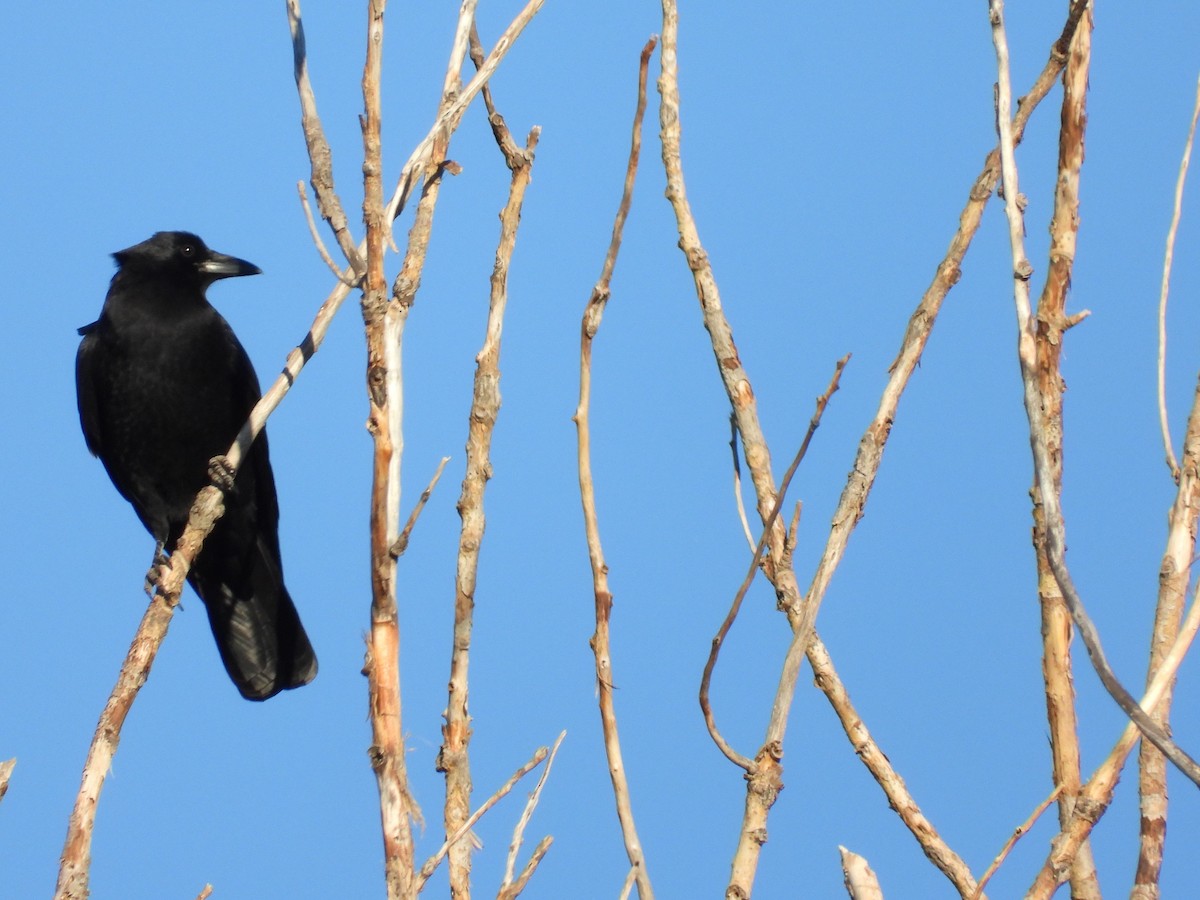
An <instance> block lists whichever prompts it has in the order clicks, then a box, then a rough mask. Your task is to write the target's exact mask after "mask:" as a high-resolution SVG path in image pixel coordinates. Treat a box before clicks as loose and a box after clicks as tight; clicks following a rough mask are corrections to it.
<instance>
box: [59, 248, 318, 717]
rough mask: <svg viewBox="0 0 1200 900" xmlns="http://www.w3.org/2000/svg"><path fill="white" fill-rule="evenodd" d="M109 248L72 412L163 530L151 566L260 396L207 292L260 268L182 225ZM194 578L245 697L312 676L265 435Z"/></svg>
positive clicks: (155, 527) (152, 526)
mask: <svg viewBox="0 0 1200 900" xmlns="http://www.w3.org/2000/svg"><path fill="white" fill-rule="evenodd" d="M113 257H114V258H115V259H116V261H117V274H116V275H114V276H113V280H112V284H111V285H110V286H109V289H108V296H107V297H105V299H104V308H103V309H102V310H101V311H100V318H99V319H98V320H97V321H95V322H93V323H92V324H91V325H86V326H84V327H83V328H80V329H79V333H80V334H81V335H83V340H82V341H81V342H80V344H79V354H78V356H77V357H76V361H75V383H76V390H77V392H78V400H79V419H80V422H81V423H82V424H83V434H84V438H85V439H86V440H87V445H88V449H90V450H91V451H92V453H93V454H95V455H96V456H98V457H100V460H101V462H103V463H104V468H105V469H107V470H108V476H109V477H110V478H111V479H112V482H113V484H114V485H116V488H117V490H118V491H120V492H121V496H123V497H124V498H125V499H126V500H128V501H129V502H130V503H132V504H133V508H134V510H135V511H136V512H137V514H138V518H139V519H141V520H142V524H143V525H145V526H146V529H147V530H148V531H149V532H150V534H152V535H153V536H154V539H155V540H156V541H157V542H158V552H157V553H156V555H155V558H156V565H157V563H158V562H159V561H160V560H161V552H162V547H163V546H167V547H172V546H174V544H175V542H176V541H177V540H178V539H179V536H180V535H181V534H182V533H183V529H184V526H185V525H186V524H187V519H188V511H189V509H190V507H191V504H192V500H193V499H194V498H195V496H196V494H197V492H198V491H199V490H200V489H201V488H203V487H204V486H205V485H206V484H207V483H208V482H209V477H208V464H209V460H210V459H211V458H212V457H214V456H217V455H220V454H223V453H225V451H226V450H228V449H229V446H230V444H232V443H233V440H234V438H235V437H236V436H237V433H238V431H239V430H240V429H241V427H242V424H243V423H244V422H245V420H246V418H247V416H248V415H249V413H250V410H251V409H252V408H253V407H254V404H255V403H257V402H258V399H259V397H260V396H261V392H260V390H259V386H258V378H256V377H255V374H254V368H253V366H251V364H250V358H249V357H248V356H247V355H246V351H245V349H243V347H242V345H241V344H240V343H239V342H238V339H237V337H235V336H234V333H233V330H232V329H231V328H230V327H229V323H228V322H226V321H225V319H223V318H222V317H221V315H220V313H218V312H217V311H216V310H215V309H213V308H212V306H210V305H209V303H208V300H207V299H206V298H205V291H206V290H207V289H208V286H209V285H210V284H212V283H213V282H214V281H216V280H218V279H220V278H228V277H231V276H235V275H257V274H258V273H259V272H260V271H261V270H260V269H259V268H258V267H257V266H255V265H252V264H251V263H248V262H246V261H245V260H241V259H236V258H234V257H232V256H226V255H224V254H222V253H216V252H214V251H212V250H209V249H208V247H206V246H205V245H204V242H203V241H201V240H200V238H198V237H196V235H194V234H189V233H187V232H183V231H160V232H159V233H158V234H156V235H154V237H152V238H150V239H149V240H147V241H143V242H142V243H140V244H137V245H136V246H133V247H130V248H129V249H128V250H122V251H120V252H119V253H114V254H113ZM152 571H153V570H152ZM188 581H189V583H190V584H191V585H192V587H193V588H195V590H196V593H197V594H199V595H200V599H201V600H203V601H204V605H205V607H206V608H207V610H208V620H209V624H210V625H211V626H212V631H213V636H214V637H215V638H216V639H217V648H218V649H219V650H220V651H221V661H222V662H224V663H225V669H226V670H227V671H228V672H229V677H230V678H232V679H233V682H234V684H236V685H237V688H238V690H239V691H241V694H242V696H243V697H245V698H247V699H248V700H266V699H267V698H268V697H273V696H274V695H275V694H277V693H279V692H280V691H282V690H287V689H288V688H294V687H299V686H300V685H303V684H307V683H308V682H310V681H312V679H313V676H314V675H316V674H317V660H316V656H315V655H314V654H313V649H312V645H311V644H309V641H308V636H307V635H306V634H305V633H304V627H303V626H302V625H301V624H300V617H299V615H298V614H297V612H296V607H295V606H294V605H293V604H292V598H291V597H289V596H288V592H287V589H286V588H285V587H284V586H283V567H282V562H281V559H280V553H279V504H278V501H277V500H276V497H275V478H274V476H273V475H272V474H271V461H270V457H269V456H268V454H267V436H266V434H265V433H263V434H260V435H259V436H258V439H257V440H256V441H255V442H254V444H253V446H252V447H251V449H250V452H249V454H248V455H247V457H246V459H245V462H244V463H243V465H242V466H241V468H240V470H239V471H238V474H237V479H236V481H235V483H234V486H233V489H232V490H230V491H228V492H227V493H226V496H225V515H224V516H223V517H222V518H221V519H220V520H218V522H217V525H216V527H215V528H214V529H213V532H212V534H210V535H209V536H208V538H207V540H205V542H204V547H203V549H202V550H201V552H200V555H199V556H198V557H197V559H196V561H195V563H194V564H193V566H192V569H191V572H190V573H189V575H188Z"/></svg>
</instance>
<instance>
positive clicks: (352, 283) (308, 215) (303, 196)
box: [296, 181, 358, 288]
mask: <svg viewBox="0 0 1200 900" xmlns="http://www.w3.org/2000/svg"><path fill="white" fill-rule="evenodd" d="M296 191H297V192H298V193H299V194H300V205H301V206H302V207H303V208H304V218H305V220H306V221H307V222H308V233H309V234H310V235H311V236H312V239H313V244H314V245H315V246H316V248H317V253H318V254H319V255H320V257H321V261H322V262H324V263H325V265H327V266H328V267H329V271H331V272H333V277H334V278H336V279H337V280H338V281H340V282H341V283H342V284H344V285H346V286H347V287H351V288H353V287H357V286H358V281H356V280H355V279H353V278H347V277H346V276H345V275H344V274H342V269H341V266H339V265H338V264H337V263H335V262H334V261H333V257H332V256H330V255H329V251H328V250H326V249H325V242H324V241H323V240H321V234H320V232H319V231H317V220H316V219H314V218H313V213H312V207H311V206H309V205H308V192H307V191H306V190H305V189H304V182H303V181H297V182H296Z"/></svg>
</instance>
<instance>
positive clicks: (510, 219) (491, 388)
mask: <svg viewBox="0 0 1200 900" xmlns="http://www.w3.org/2000/svg"><path fill="white" fill-rule="evenodd" d="M464 39H465V38H464ZM539 134H540V131H539V129H537V128H534V129H533V130H532V131H530V133H529V139H528V141H527V142H526V144H525V150H524V151H523V152H520V153H519V160H513V161H510V166H512V180H511V183H510V185H509V192H508V201H507V203H506V204H505V206H504V209H503V211H502V212H501V213H500V240H499V243H498V245H497V247H496V260H495V264H494V265H493V267H492V277H491V296H490V301H489V305H488V316H487V327H486V330H485V335H484V340H483V346H482V347H481V348H480V350H479V353H478V354H476V356H475V379H474V386H473V389H472V396H471V409H470V411H469V414H468V416H467V466H466V473H465V475H464V476H463V482H462V491H461V493H460V495H459V500H458V514H459V516H460V517H461V519H462V528H461V530H460V532H459V539H458V559H457V570H456V572H455V578H454V636H453V640H452V641H451V657H450V682H449V697H448V698H447V701H446V712H445V718H446V723H445V725H443V727H442V746H441V749H440V751H439V752H438V759H437V770H438V771H439V772H443V773H445V775H446V801H445V813H444V818H445V827H446V832H447V833H452V832H454V831H455V830H457V829H458V828H459V827H460V825H461V823H462V822H463V821H464V820H465V818H466V816H467V813H468V811H469V809H470V804H471V765H470V757H469V755H468V748H469V746H470V742H471V717H470V715H469V713H468V712H467V695H468V673H469V669H470V653H471V632H472V625H473V618H474V609H475V586H476V581H477V578H478V574H479V552H480V549H481V548H482V546H483V535H484V528H485V524H486V517H485V515H484V509H483V497H484V491H485V489H486V487H487V482H488V479H489V478H491V475H492V462H491V447H492V435H493V433H494V431H495V428H496V419H497V417H498V416H499V414H500V345H501V337H502V335H503V329H504V312H505V309H506V308H507V305H508V271H509V266H510V265H511V263H512V255H513V251H514V249H515V248H516V243H517V229H518V227H519V226H520V224H521V207H522V204H523V203H524V201H525V191H526V189H527V188H528V187H529V182H530V179H531V178H532V177H533V158H534V150H535V149H536V147H537V141H538V135H539ZM470 873H471V845H470V844H469V843H467V842H462V843H460V844H458V845H456V846H455V847H454V848H453V849H452V850H451V853H450V884H451V890H452V893H454V895H455V896H461V897H466V896H469V894H470Z"/></svg>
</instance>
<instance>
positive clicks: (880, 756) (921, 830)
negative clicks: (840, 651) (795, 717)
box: [808, 632, 976, 897]
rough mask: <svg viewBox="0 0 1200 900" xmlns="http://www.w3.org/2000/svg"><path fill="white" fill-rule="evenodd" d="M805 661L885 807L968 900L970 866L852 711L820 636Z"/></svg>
mask: <svg viewBox="0 0 1200 900" xmlns="http://www.w3.org/2000/svg"><path fill="white" fill-rule="evenodd" d="M808 661H809V664H810V665H812V668H813V677H814V679H815V681H816V685H817V687H818V688H819V689H820V690H821V692H822V693H824V694H825V697H826V699H828V700H829V705H830V706H832V707H833V711H834V713H836V714H837V717H838V721H839V722H840V723H841V725H842V730H843V731H845V732H846V737H847V738H849V740H850V746H851V748H852V749H853V750H854V755H855V756H857V757H858V759H859V760H860V761H861V762H862V764H863V765H864V766H866V767H867V771H868V772H870V773H871V776H872V777H873V778H874V779H875V780H876V781H877V782H878V783H879V786H880V787H881V788H883V792H884V794H885V795H886V796H887V799H888V805H889V806H891V808H892V809H894V810H895V811H896V815H898V816H899V817H900V821H901V822H903V823H904V825H905V827H906V828H908V830H909V831H910V832H912V835H913V837H915V838H916V839H917V842H918V843H919V844H920V845H921V850H922V851H924V853H925V855H926V856H927V857H928V858H929V861H930V862H932V863H933V864H934V865H935V866H937V867H938V869H939V870H941V871H942V872H943V873H944V874H945V876H946V877H947V878H949V879H950V881H951V883H953V885H954V887H955V888H956V889H957V890H958V892H959V894H960V895H962V896H964V897H968V896H970V895H971V894H972V893H973V892H974V891H975V889H976V884H975V879H974V877H972V875H971V869H970V867H969V866H968V865H967V864H966V863H965V862H964V861H963V859H962V857H960V856H959V855H958V854H957V853H955V852H954V851H953V850H952V849H950V846H949V845H948V844H947V843H946V842H945V841H944V840H942V837H941V835H940V834H938V832H937V829H936V828H934V827H933V823H932V822H930V821H929V819H927V818H926V817H925V814H924V813H923V812H921V807H920V806H918V805H917V801H916V800H915V799H914V798H913V796H912V794H911V793H909V790H908V786H907V785H906V784H905V783H904V779H903V778H901V777H900V773H899V772H897V771H896V769H895V768H894V767H893V766H892V762H891V760H890V759H888V756H887V754H886V753H884V752H883V750H882V749H881V748H880V747H879V745H878V743H876V741H875V738H874V737H873V736H872V734H871V732H870V731H869V730H868V729H867V725H866V723H865V722H864V721H863V720H862V717H861V716H860V715H859V714H858V710H857V709H855V708H854V704H853V702H851V700H850V694H849V692H848V691H847V690H846V686H845V685H844V684H842V680H841V678H840V677H839V676H838V673H837V670H836V669H834V667H833V660H832V659H831V658H830V656H829V651H828V650H827V649H826V648H825V644H824V643H823V642H822V641H821V636H820V635H819V634H817V633H816V632H814V633H813V639H812V642H811V643H810V644H809V648H808Z"/></svg>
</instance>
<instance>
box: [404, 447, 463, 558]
mask: <svg viewBox="0 0 1200 900" xmlns="http://www.w3.org/2000/svg"><path fill="white" fill-rule="evenodd" d="M448 462H450V457H448V456H443V457H442V461H441V462H439V463H438V467H437V470H436V471H435V472H434V473H433V477H432V478H430V479H429V484H427V485H425V490H423V491H421V496H420V497H419V498H418V499H417V504H416V506H414V507H413V509H412V512H411V513H410V514H409V516H408V521H407V522H405V523H404V528H403V529H401V531H400V536H399V537H398V538H396V543H394V544H392V556H394V557H396V559H399V558H400V557H401V556H403V555H404V552H405V551H406V550H407V549H408V542H409V539H410V538H411V537H412V530H413V527H414V526H415V525H416V524H417V517H418V516H420V515H421V510H423V509H424V508H425V504H426V503H428V502H429V498H430V497H431V496H433V489H434V488H435V487H437V483H438V481H439V480H440V479H441V477H442V470H443V469H444V468H446V463H448Z"/></svg>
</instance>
